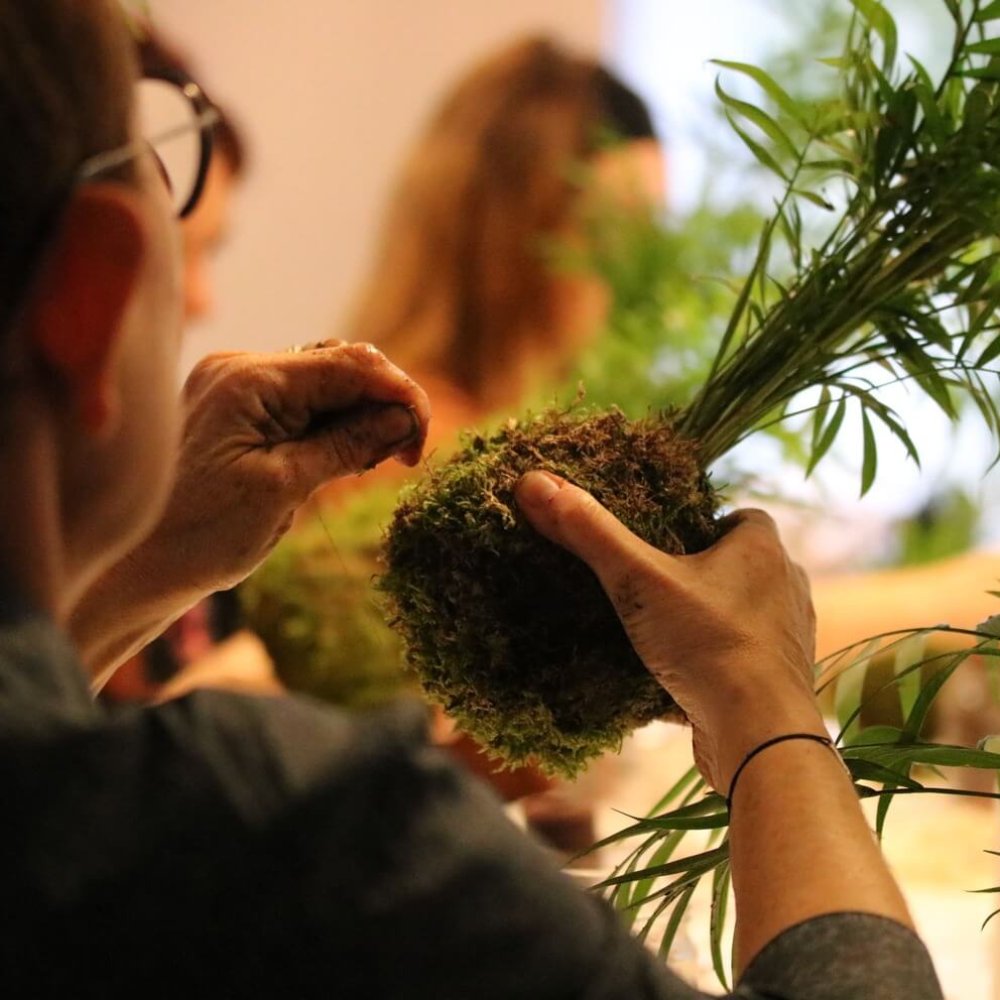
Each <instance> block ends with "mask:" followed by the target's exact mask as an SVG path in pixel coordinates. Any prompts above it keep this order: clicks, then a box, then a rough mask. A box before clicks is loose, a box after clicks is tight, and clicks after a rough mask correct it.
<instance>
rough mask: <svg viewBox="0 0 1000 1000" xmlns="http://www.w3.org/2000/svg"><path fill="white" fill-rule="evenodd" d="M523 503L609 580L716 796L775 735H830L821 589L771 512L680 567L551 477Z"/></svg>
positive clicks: (733, 520) (742, 516)
mask: <svg viewBox="0 0 1000 1000" xmlns="http://www.w3.org/2000/svg"><path fill="white" fill-rule="evenodd" d="M517 497H518V502H519V504H520V506H521V508H522V509H523V511H524V513H525V515H526V516H527V517H528V518H529V520H530V521H531V523H532V524H533V525H534V526H535V528H536V529H537V530H538V531H540V532H541V533H542V534H543V535H545V536H546V537H547V538H549V539H551V540H552V541H554V542H556V543H558V544H560V545H562V546H564V547H565V548H567V549H568V550H569V551H571V552H573V553H574V554H575V555H577V556H579V557H580V558H581V559H583V560H584V561H585V562H586V563H587V564H588V565H589V566H590V567H591V569H593V570H594V572H595V573H596V574H597V576H598V578H599V579H600V581H601V584H602V586H603V587H604V590H605V591H606V592H607V594H608V597H609V598H610V599H611V601H612V603H613V604H614V607H615V610H616V611H617V612H618V616H619V618H620V619H621V621H622V624H623V625H624V626H625V629H626V631H627V633H628V636H629V638H630V640H631V642H632V644H633V646H634V647H635V650H636V652H637V653H638V654H639V656H640V657H641V658H642V660H643V662H644V663H645V664H646V667H647V668H648V669H649V671H650V673H651V674H652V675H653V676H654V677H655V678H656V679H657V680H658V681H659V683H660V684H662V685H663V687H664V688H665V689H666V690H667V691H669V693H670V694H671V696H672V697H673V698H674V699H675V700H676V702H677V704H678V705H679V706H680V707H681V709H683V711H684V712H685V714H686V715H687V717H688V719H689V720H690V722H691V724H692V726H693V729H694V748H695V758H696V760H697V762H698V766H699V768H700V770H701V771H702V773H703V774H704V775H705V777H706V779H707V780H708V781H709V782H710V783H711V784H712V785H713V786H714V787H715V788H716V789H718V790H719V791H720V792H722V793H723V794H725V793H726V791H727V789H728V787H729V782H730V780H731V777H732V774H733V772H734V771H735V769H736V767H737V766H738V765H739V763H740V761H741V760H742V758H743V756H744V755H745V754H746V753H747V752H748V751H749V750H751V749H753V747H755V746H757V745H759V744H760V743H761V742H763V741H764V740H767V739H769V738H770V737H771V736H776V735H780V734H782V733H788V732H803V731H811V732H815V733H817V734H825V729H824V727H823V722H822V719H821V717H820V714H819V711H818V709H817V707H816V703H815V699H814V696H813V693H812V665H813V646H814V633H815V620H814V615H813V610H812V604H811V602H810V599H809V586H808V583H807V581H806V577H805V574H804V573H803V572H802V570H801V569H800V568H799V567H798V566H796V565H795V564H794V563H792V562H791V560H790V559H789V558H788V555H787V553H786V552H785V550H784V548H783V547H782V545H781V542H780V541H779V539H778V535H777V531H776V529H775V526H774V522H773V521H772V520H771V519H770V518H769V517H768V516H767V515H766V514H764V513H763V512H761V511H757V510H745V511H740V512H738V513H736V514H733V515H732V516H731V517H730V518H729V519H728V521H729V524H728V531H727V532H726V534H725V536H724V537H723V538H722V539H721V540H720V541H719V542H717V543H716V544H715V545H714V546H712V547H711V548H710V549H708V550H706V551H705V552H701V553H698V554H696V555H690V556H680V557H677V556H670V555H667V554H666V553H664V552H661V551H660V550H658V549H655V548H653V547H652V546H651V545H648V544H647V543H646V542H644V541H642V539H640V538H638V537H637V536H635V535H634V534H632V532H630V531H629V530H628V529H627V528H625V527H624V525H622V524H621V522H619V521H618V520H617V519H616V518H615V517H613V516H612V515H611V514H610V513H609V512H608V511H607V510H605V509H604V508H603V507H602V506H601V505H600V504H598V503H597V501H596V500H594V498H593V497H591V496H590V495H589V494H588V493H586V492H584V491H583V490H581V489H579V488H578V487H576V486H573V485H572V484H570V483H567V482H565V481H564V480H561V479H559V478H558V477H554V476H551V475H550V474H548V473H540V472H532V473H529V474H528V475H526V476H525V477H524V478H523V479H522V481H521V483H520V484H519V486H518V492H517Z"/></svg>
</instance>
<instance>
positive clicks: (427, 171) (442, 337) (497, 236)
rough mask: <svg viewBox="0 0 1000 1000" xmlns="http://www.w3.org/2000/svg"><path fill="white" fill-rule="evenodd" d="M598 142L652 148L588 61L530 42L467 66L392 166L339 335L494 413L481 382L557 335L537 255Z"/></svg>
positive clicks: (634, 103)
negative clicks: (368, 255)
mask: <svg viewBox="0 0 1000 1000" xmlns="http://www.w3.org/2000/svg"><path fill="white" fill-rule="evenodd" d="M609 134H614V135H617V136H618V137H620V138H622V139H644V138H654V137H655V134H654V130H653V126H652V122H651V120H650V116H649V112H648V111H647V109H646V107H645V105H644V104H643V102H642V100H641V99H640V98H639V97H638V96H637V95H635V94H634V93H633V92H632V91H631V90H629V89H628V87H626V86H625V85H624V84H623V83H622V82H621V81H620V80H618V79H616V78H615V77H614V76H613V75H612V74H611V73H609V72H608V71H607V70H606V69H604V68H603V67H602V66H600V65H599V64H598V63H596V62H594V61H592V60H590V59H585V58H581V57H578V56H574V55H570V54H568V53H567V52H565V51H563V50H562V49H561V48H559V47H558V46H557V45H555V44H553V43H552V42H551V41H549V40H547V39H544V38H538V39H529V40H524V41H520V42H518V43H516V44H514V45H511V46H510V47H508V48H506V49H504V50H503V51H502V52H500V53H499V54H497V55H495V56H493V57H492V58H490V59H488V60H486V61H485V62H483V63H482V64H480V65H479V66H477V67H476V68H474V69H473V70H472V72H471V73H469V74H468V75H467V76H466V77H465V78H464V79H463V80H462V81H460V82H459V84H458V85H457V86H456V87H455V88H454V89H453V90H452V91H451V92H450V93H449V94H448V96H447V97H446V98H445V99H444V101H443V103H442V104H441V105H440V107H439V108H438V110H437V112H436V114H434V115H433V117H432V118H431V120H430V122H429V124H428V126H427V128H426V130H425V131H424V133H423V135H422V136H421V137H420V138H419V139H418V141H417V143H416V146H415V148H414V149H413V151H412V153H411V155H410V157H409V160H408V162H407V163H406V164H405V166H404V169H403V171H402V176H401V177H400V179H399V181H398V184H397V186H396V189H395V191H394V193H393V195H392V198H391V201H390V204H389V207H388V212H387V215H386V218H385V221H384V225H383V230H382V233H381V242H380V244H379V246H378V247H377V250H376V258H375V263H374V267H373V269H372V271H371V273H370V275H369V278H368V281H367V284H366V285H365V286H364V287H363V289H362V294H361V296H360V299H359V302H358V306H357V309H356V313H355V315H354V317H353V322H349V323H348V327H347V332H348V335H349V336H350V337H352V338H354V339H359V340H366V341H370V342H372V343H374V344H377V345H378V346H379V347H380V348H381V349H382V350H384V351H385V352H386V353H387V354H389V356H390V357H391V358H392V359H393V360H394V361H396V362H397V363H398V364H400V365H402V366H403V367H404V368H410V369H412V370H413V371H415V372H418V373H424V374H428V373H429V374H433V375H438V376H440V377H442V378H443V379H445V380H447V381H448V382H449V383H451V384H452V385H454V386H456V387H458V388H459V389H460V390H462V391H464V392H465V393H467V394H468V395H469V396H470V397H472V398H473V399H475V400H476V401H477V402H478V403H479V404H482V405H483V406H484V407H490V406H492V405H495V404H498V403H501V402H505V401H506V400H503V399H498V398H495V397H496V396H497V395H498V393H497V388H498V387H497V385H496V384H494V385H491V379H496V377H497V376H498V375H501V377H502V373H505V372H507V373H509V372H510V371H512V370H514V368H515V367H516V366H517V365H518V363H519V361H520V359H521V358H523V357H524V354H525V348H526V346H527V344H528V343H529V342H532V341H534V342H537V341H538V339H539V338H542V337H546V336H550V337H551V336H552V335H553V331H554V330H555V327H556V324H554V322H553V319H554V317H553V313H552V310H553V302H552V296H551V295H550V294H548V290H549V288H550V285H551V273H550V265H549V264H547V262H546V260H545V259H544V255H543V253H542V251H541V245H542V243H543V241H544V239H545V238H546V237H552V236H555V235H556V234H558V233H560V231H564V230H565V227H566V226H567V224H568V222H569V220H570V215H571V210H572V206H573V204H574V200H575V197H576V195H577V194H578V193H579V182H578V180H577V181H574V179H573V169H572V168H573V167H574V166H575V165H578V164H579V163H580V162H581V161H582V160H584V159H585V158H586V157H587V156H588V155H590V154H592V153H594V152H595V151H596V150H597V149H599V148H600V147H601V146H602V145H603V144H605V143H606V142H607V138H608V135H609Z"/></svg>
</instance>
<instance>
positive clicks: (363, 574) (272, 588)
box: [239, 488, 417, 709]
mask: <svg viewBox="0 0 1000 1000" xmlns="http://www.w3.org/2000/svg"><path fill="white" fill-rule="evenodd" d="M398 493H399V491H398V488H396V489H393V490H391V491H383V490H371V489H368V490H365V491H364V495H363V496H361V497H359V499H358V502H357V503H355V504H352V505H350V506H348V507H347V508H346V509H344V510H340V511H337V512H327V513H325V514H323V513H319V514H314V515H313V517H312V518H311V519H309V520H307V521H304V522H300V523H299V524H298V525H297V526H296V528H295V529H294V530H293V531H291V532H289V534H288V535H286V536H285V538H284V539H282V541H281V542H280V543H279V544H278V546H277V548H276V549H275V550H274V552H272V553H271V555H270V556H269V557H268V559H267V560H266V561H265V562H264V564H263V565H262V566H261V567H260V568H259V569H258V570H257V571H256V572H255V573H254V574H253V575H252V576H250V577H249V578H248V579H247V580H245V581H244V582H243V583H242V584H241V585H240V589H239V596H240V601H241V604H242V609H243V615H244V619H245V621H246V624H247V626H248V627H249V628H250V629H251V630H252V631H253V632H255V633H256V634H257V635H258V636H259V637H260V639H261V640H262V642H263V643H264V646H265V648H266V649H267V651H268V653H269V655H270V656H271V659H272V660H273V661H274V665H275V670H276V673H277V674H278V677H279V678H280V679H281V681H282V683H283V684H284V685H285V686H286V687H287V688H289V689H290V690H292V691H298V692H301V693H304V694H309V695H312V696H313V697H316V698H320V699H322V700H323V701H327V702H330V703H332V704H334V705H338V706H340V707H342V708H348V709H367V708H372V707H375V706H377V705H381V704H384V703H385V702H387V701H389V700H391V699H393V698H395V697H398V696H400V695H404V694H413V693H415V691H416V687H417V685H416V683H415V680H414V679H413V677H412V675H411V674H410V673H409V672H408V671H406V670H405V666H404V661H403V653H402V648H401V645H402V644H401V641H400V638H399V636H398V635H397V634H396V633H395V632H393V631H392V630H391V629H390V628H389V627H388V625H387V624H386V614H385V610H384V609H383V608H382V606H381V601H380V599H379V595H378V594H377V593H376V592H375V591H374V589H373V587H372V578H373V576H374V575H375V574H376V572H377V570H378V568H379V562H378V557H379V546H380V542H381V537H382V534H383V531H384V526H385V524H386V522H387V521H388V520H389V517H390V516H391V513H392V510H393V507H394V506H395V503H396V499H397V497H398Z"/></svg>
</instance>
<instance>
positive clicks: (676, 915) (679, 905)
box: [659, 882, 698, 955]
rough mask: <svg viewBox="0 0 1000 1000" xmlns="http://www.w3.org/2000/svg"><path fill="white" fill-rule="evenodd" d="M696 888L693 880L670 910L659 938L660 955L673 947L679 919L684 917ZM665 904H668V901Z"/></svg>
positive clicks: (679, 924) (678, 928)
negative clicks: (668, 917)
mask: <svg viewBox="0 0 1000 1000" xmlns="http://www.w3.org/2000/svg"><path fill="white" fill-rule="evenodd" d="M697 888H698V883H697V882H695V883H694V884H693V885H691V886H689V887H688V888H687V889H685V890H684V892H682V893H681V894H680V896H679V897H678V899H677V902H676V903H675V904H674V908H673V910H671V911H670V919H669V920H668V921H667V925H666V927H665V928H664V929H663V937H662V938H661V939H660V947H659V952H660V954H661V955H668V954H669V952H670V949H671V948H672V947H673V944H674V939H675V938H676V937H677V932H678V930H680V926H681V921H682V920H683V919H684V914H685V913H686V912H687V908H688V905H689V904H690V902H691V897H692V896H693V895H694V891H695V889H697ZM665 905H669V903H666V904H665Z"/></svg>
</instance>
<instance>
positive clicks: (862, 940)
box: [740, 913, 942, 1000]
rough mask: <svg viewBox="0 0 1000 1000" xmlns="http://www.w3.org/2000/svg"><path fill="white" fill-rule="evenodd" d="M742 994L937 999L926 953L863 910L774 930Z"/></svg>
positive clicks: (817, 999) (902, 931) (793, 998)
mask: <svg viewBox="0 0 1000 1000" xmlns="http://www.w3.org/2000/svg"><path fill="white" fill-rule="evenodd" d="M740 986H741V989H744V990H747V991H748V994H747V995H748V996H762V997H781V998H786V997H787V998H788V1000H797V998H799V997H802V998H806V997H808V1000H848V998H851V997H864V998H865V1000H902V998H905V1000H941V997H942V993H941V987H940V985H939V983H938V979H937V975H936V974H935V972H934V967H933V965H932V964H931V959H930V955H928V953H927V949H926V948H925V947H924V945H923V944H922V943H921V941H920V939H919V938H918V937H917V936H916V935H915V934H914V933H913V932H912V931H911V930H909V929H908V928H906V927H904V926H903V925H902V924H898V923H896V921H894V920H890V919H888V918H886V917H879V916H874V915H872V914H868V913H833V914H828V915H826V916H822V917H814V918H813V919H812V920H807V921H805V922H803V923H801V924H797V925H796V926H795V927H790V928H789V929H788V930H786V931H784V932H783V933H781V934H779V935H778V936H777V937H776V938H775V939H774V940H773V941H771V942H770V943H769V944H768V945H766V946H765V947H764V949H763V950H762V951H761V952H760V953H759V954H758V955H757V957H756V958H755V959H754V960H753V962H751V963H750V966H749V968H748V969H747V970H746V972H745V973H744V975H743V978H742V980H741V984H740Z"/></svg>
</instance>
